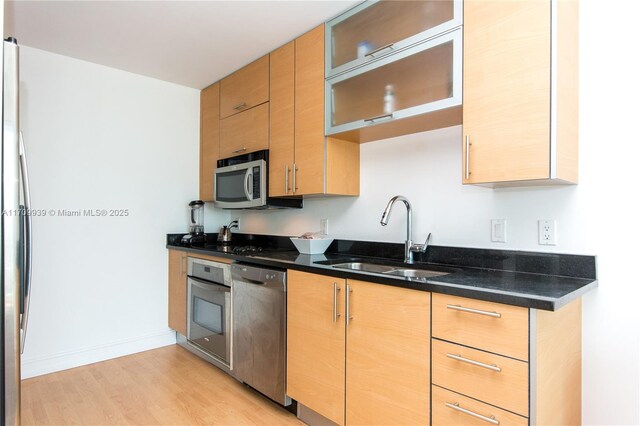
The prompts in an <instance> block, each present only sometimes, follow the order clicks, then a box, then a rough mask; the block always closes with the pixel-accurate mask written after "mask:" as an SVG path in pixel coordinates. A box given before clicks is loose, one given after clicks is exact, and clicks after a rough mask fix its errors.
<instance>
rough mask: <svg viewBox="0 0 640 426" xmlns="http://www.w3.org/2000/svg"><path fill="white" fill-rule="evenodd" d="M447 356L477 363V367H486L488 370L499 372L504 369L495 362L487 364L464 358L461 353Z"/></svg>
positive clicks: (469, 362) (468, 362)
mask: <svg viewBox="0 0 640 426" xmlns="http://www.w3.org/2000/svg"><path fill="white" fill-rule="evenodd" d="M447 358H451V359H455V360H456V361H460V362H466V363H467V364H471V365H475V366H476V367H482V368H486V369H487V370H491V371H495V372H496V373H499V372H501V371H502V368H500V367H498V366H497V365H495V364H485V363H484V362H480V361H475V360H473V359H469V358H464V357H462V356H460V355H454V354H447Z"/></svg>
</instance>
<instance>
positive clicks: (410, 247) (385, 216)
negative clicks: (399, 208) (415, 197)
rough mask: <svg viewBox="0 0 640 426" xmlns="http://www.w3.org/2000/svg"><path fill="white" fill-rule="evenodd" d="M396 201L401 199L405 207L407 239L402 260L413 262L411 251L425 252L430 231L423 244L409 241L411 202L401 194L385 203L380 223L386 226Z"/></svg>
mask: <svg viewBox="0 0 640 426" xmlns="http://www.w3.org/2000/svg"><path fill="white" fill-rule="evenodd" d="M396 201H402V202H403V203H404V205H405V207H407V239H406V241H405V242H404V262H405V263H413V253H414V252H422V253H424V252H426V251H427V247H429V240H431V233H429V235H427V239H426V241H425V242H424V244H413V241H411V203H410V202H409V200H407V198H406V197H403V196H402V195H396V196H395V197H392V198H391V199H390V200H389V203H388V204H387V208H386V209H384V212H382V218H380V225H382V226H387V224H388V223H389V216H390V215H391V209H392V208H393V205H394V204H395V202H396Z"/></svg>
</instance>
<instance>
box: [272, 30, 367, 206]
mask: <svg viewBox="0 0 640 426" xmlns="http://www.w3.org/2000/svg"><path fill="white" fill-rule="evenodd" d="M270 68H271V72H270V102H269V103H270V108H271V111H270V116H269V122H270V133H271V134H270V144H269V164H270V165H269V194H270V196H287V195H315V194H330V195H358V194H359V191H360V146H359V145H358V144H356V143H352V142H349V141H343V140H338V139H334V138H326V137H325V136H324V25H321V26H319V27H316V28H315V29H313V30H311V31H309V32H308V33H306V34H303V35H302V36H301V37H299V38H297V39H296V40H294V41H293V42H290V43H288V44H286V45H284V46H283V47H281V48H280V49H278V50H276V51H274V52H273V53H272V54H271V65H270Z"/></svg>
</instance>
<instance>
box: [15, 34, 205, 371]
mask: <svg viewBox="0 0 640 426" xmlns="http://www.w3.org/2000/svg"><path fill="white" fill-rule="evenodd" d="M20 55H21V57H20V72H21V78H20V80H21V84H20V90H21V93H20V96H21V117H22V123H21V126H22V130H23V132H24V137H25V144H26V148H27V155H28V160H29V167H30V173H31V176H30V177H31V191H32V203H33V208H34V209H44V210H46V211H48V210H54V211H55V215H51V214H49V213H47V215H46V216H45V217H35V218H34V220H33V228H34V230H33V233H34V250H35V251H34V259H33V271H34V272H33V291H32V294H33V296H32V300H31V315H30V320H29V330H28V336H27V343H26V348H25V353H24V356H23V377H30V376H33V375H38V374H42V373H47V372H51V371H55V370H60V369H64V368H69V367H73V366H76V365H81V364H86V363H89V362H94V361H98V360H102V359H106V358H110V357H114V356H119V355H123V354H127V353H132V352H136V351H140V350H144V349H148V348H152V347H157V346H161V345H166V344H171V343H173V342H175V334H174V333H172V332H171V331H170V330H169V329H168V327H167V320H166V318H167V313H166V309H167V284H166V283H167V257H166V256H167V255H166V249H165V247H164V246H165V234H166V233H167V232H181V231H183V230H185V229H186V227H187V213H186V204H187V203H188V201H189V200H191V199H193V198H196V197H197V187H198V181H197V179H198V138H199V134H198V131H199V130H198V128H199V92H198V91H197V90H194V89H189V88H185V87H182V86H177V85H174V84H170V83H166V82H162V81H159V80H154V79H151V78H147V77H142V76H138V75H135V74H131V73H127V72H122V71H118V70H115V69H111V68H107V67H103V66H99V65H95V64H91V63H88V62H83V61H78V60H75V59H71V58H68V57H64V56H60V55H55V54H52V53H48V52H44V51H41V50H36V49H32V48H29V47H26V46H22V47H21V52H20ZM59 209H68V210H76V209H107V210H109V209H128V211H129V216H127V217H60V216H59V215H58V210H59Z"/></svg>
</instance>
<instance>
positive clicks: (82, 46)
mask: <svg viewBox="0 0 640 426" xmlns="http://www.w3.org/2000/svg"><path fill="white" fill-rule="evenodd" d="M357 3H359V1H358V0H340V1H300V0H298V1H7V2H5V23H4V31H5V37H8V36H13V37H16V38H17V39H18V43H19V44H24V45H26V46H30V47H35V48H37V49H42V50H47V51H49V52H54V53H58V54H61V55H65V56H70V57H73V58H77V59H82V60H85V61H89V62H94V63H97V64H102V65H106V66H109V67H113V68H118V69H121V70H125V71H130V72H133V73H136V74H142V75H146V76H149V77H154V78H158V79H160V80H165V81H170V82H173V83H177V84H180V85H184V86H189V87H193V88H197V89H201V88H203V87H206V86H208V85H209V84H211V83H213V82H215V81H217V80H219V79H220V78H222V77H224V76H226V75H228V74H229V73H231V72H233V71H235V70H237V69H238V68H240V67H242V66H243V65H245V64H248V63H249V62H251V61H253V60H254V59H256V58H258V57H260V56H262V55H264V54H266V53H268V52H270V51H272V50H273V49H275V48H277V47H278V46H281V45H282V44H284V43H286V42H288V41H290V40H292V39H294V38H295V37H297V36H298V35H300V34H302V33H304V32H306V31H307V30H310V29H311V28H313V27H315V26H316V25H319V24H320V23H322V22H324V21H326V20H328V19H329V18H332V17H333V16H336V15H338V14H340V13H341V12H343V11H344V10H347V9H349V8H350V7H352V6H353V5H355V4H357Z"/></svg>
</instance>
